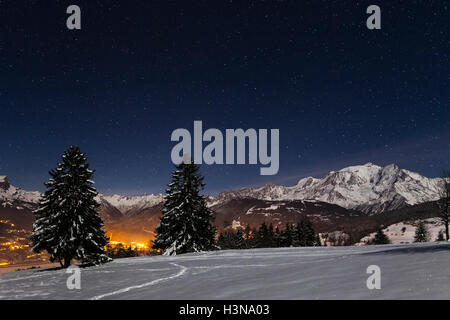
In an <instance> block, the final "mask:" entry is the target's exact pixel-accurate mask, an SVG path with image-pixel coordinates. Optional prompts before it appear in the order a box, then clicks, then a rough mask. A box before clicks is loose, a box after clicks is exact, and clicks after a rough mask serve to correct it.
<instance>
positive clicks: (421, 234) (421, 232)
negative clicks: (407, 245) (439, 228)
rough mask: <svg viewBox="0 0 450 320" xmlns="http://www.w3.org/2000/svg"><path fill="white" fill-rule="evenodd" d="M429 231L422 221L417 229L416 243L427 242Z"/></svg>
mask: <svg viewBox="0 0 450 320" xmlns="http://www.w3.org/2000/svg"><path fill="white" fill-rule="evenodd" d="M427 241H428V230H427V227H426V226H425V223H424V222H423V221H420V222H419V224H418V225H417V228H416V234H415V236H414V242H427Z"/></svg>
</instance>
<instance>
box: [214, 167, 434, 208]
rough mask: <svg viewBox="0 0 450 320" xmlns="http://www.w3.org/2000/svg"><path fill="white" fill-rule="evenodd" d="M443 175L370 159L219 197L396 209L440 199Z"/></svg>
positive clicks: (227, 193) (224, 198)
mask: <svg viewBox="0 0 450 320" xmlns="http://www.w3.org/2000/svg"><path fill="white" fill-rule="evenodd" d="M441 183H442V182H441V180H440V179H429V178H426V177H423V176H421V175H420V174H418V173H414V172H411V171H408V170H404V169H400V168H399V167H398V166H397V165H396V164H390V165H388V166H385V167H381V166H378V165H375V164H373V163H370V162H369V163H366V164H364V165H357V166H350V167H346V168H343V169H341V170H339V171H330V172H329V173H328V174H327V175H325V177H324V178H322V179H316V178H313V177H308V178H303V179H301V180H300V181H299V182H298V183H297V184H296V185H294V186H292V187H284V186H276V185H265V186H263V187H261V188H258V189H252V188H244V189H241V190H239V191H232V192H226V193H222V194H220V195H219V196H218V197H217V198H216V200H219V199H221V200H227V199H230V198H239V197H252V198H257V199H261V200H318V201H323V202H328V203H332V204H337V205H339V206H341V207H344V208H347V209H357V210H361V211H364V212H367V213H378V212H382V211H388V210H394V209H398V208H401V207H404V206H408V205H414V204H418V203H422V202H427V201H435V200H438V199H439V190H440V186H441Z"/></svg>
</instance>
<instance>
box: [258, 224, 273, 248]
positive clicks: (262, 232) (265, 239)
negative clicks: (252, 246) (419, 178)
mask: <svg viewBox="0 0 450 320" xmlns="http://www.w3.org/2000/svg"><path fill="white" fill-rule="evenodd" d="M269 245H270V240H269V229H268V228H267V225H266V223H265V222H263V223H262V224H261V227H259V230H258V242H257V246H258V248H267V247H269Z"/></svg>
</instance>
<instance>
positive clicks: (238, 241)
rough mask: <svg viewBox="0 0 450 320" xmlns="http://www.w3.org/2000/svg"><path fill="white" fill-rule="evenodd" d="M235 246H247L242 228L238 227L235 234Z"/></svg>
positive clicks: (238, 247)
mask: <svg viewBox="0 0 450 320" xmlns="http://www.w3.org/2000/svg"><path fill="white" fill-rule="evenodd" d="M234 247H235V249H243V248H245V241H244V232H243V231H242V230H241V229H238V231H237V232H236V234H235V236H234Z"/></svg>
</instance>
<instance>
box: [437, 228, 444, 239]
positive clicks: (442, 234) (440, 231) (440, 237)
mask: <svg viewBox="0 0 450 320" xmlns="http://www.w3.org/2000/svg"><path fill="white" fill-rule="evenodd" d="M444 240H445V239H444V232H443V231H442V230H439V232H438V236H437V239H436V241H444Z"/></svg>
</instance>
